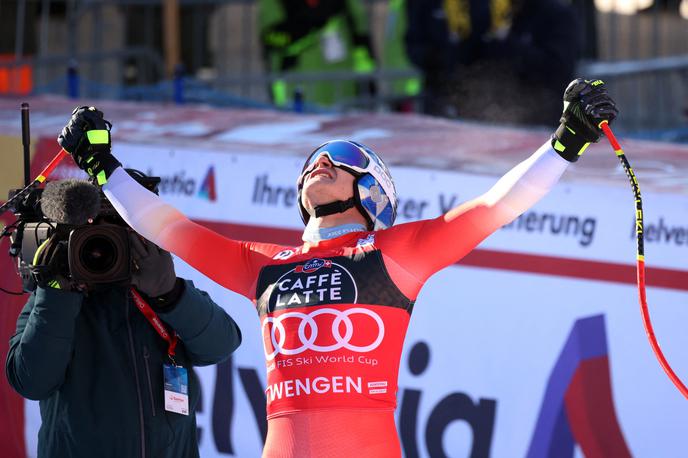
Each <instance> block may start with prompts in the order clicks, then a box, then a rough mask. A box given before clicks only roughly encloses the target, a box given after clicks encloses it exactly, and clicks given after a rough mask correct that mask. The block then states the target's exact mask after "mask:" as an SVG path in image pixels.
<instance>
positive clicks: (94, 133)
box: [57, 107, 122, 185]
mask: <svg viewBox="0 0 688 458" xmlns="http://www.w3.org/2000/svg"><path fill="white" fill-rule="evenodd" d="M111 128H112V124H110V123H109V122H108V121H106V120H105V119H103V113H102V112H101V111H99V110H98V109H97V108H96V107H77V108H75V109H74V111H72V117H71V118H70V120H69V122H68V123H67V125H66V126H65V127H64V129H62V132H61V133H60V135H59V136H58V137H57V142H58V143H59V144H60V146H61V147H62V148H64V150H65V151H67V152H68V153H69V154H71V155H72V158H73V159H74V162H75V163H76V165H77V166H78V167H79V168H80V169H82V170H84V171H86V173H88V174H89V175H90V176H92V177H95V178H96V180H97V181H98V184H99V185H103V184H105V183H106V182H107V179H108V178H109V177H110V174H112V172H113V171H114V170H115V169H116V168H117V167H119V166H121V165H122V164H120V162H119V161H118V160H117V159H116V158H115V157H114V156H113V155H112V153H111V152H110V149H111V142H110V129H111Z"/></svg>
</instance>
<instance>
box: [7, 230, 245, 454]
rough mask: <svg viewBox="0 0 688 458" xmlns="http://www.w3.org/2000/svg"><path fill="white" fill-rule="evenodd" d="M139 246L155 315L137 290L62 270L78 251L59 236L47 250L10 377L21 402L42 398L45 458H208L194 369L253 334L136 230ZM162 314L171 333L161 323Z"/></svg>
mask: <svg viewBox="0 0 688 458" xmlns="http://www.w3.org/2000/svg"><path fill="white" fill-rule="evenodd" d="M130 245H131V248H132V249H131V252H132V259H133V266H134V267H133V274H132V280H131V283H132V284H133V285H134V286H135V287H136V289H137V291H139V292H140V293H141V296H142V297H143V298H144V299H145V300H146V302H148V303H149V304H150V307H149V308H148V309H146V310H145V311H142V310H139V308H137V305H136V304H135V303H134V301H133V300H132V296H131V293H130V292H129V286H122V285H116V284H115V285H105V286H99V287H92V288H91V287H84V285H73V284H70V283H69V282H68V281H67V280H66V278H65V276H64V274H60V269H59V268H58V267H56V266H60V265H64V259H65V256H66V255H67V253H66V251H67V246H66V244H64V243H61V242H59V241H58V240H57V238H56V236H52V237H51V238H49V239H48V240H47V241H46V243H44V244H43V245H41V246H40V247H39V249H38V251H37V252H36V257H35V258H34V262H33V264H34V269H37V270H39V271H41V272H43V275H38V276H37V279H38V287H37V288H36V290H35V291H34V292H33V293H32V294H31V296H30V298H29V300H28V302H27V303H26V305H25V306H24V309H23V310H22V312H21V314H20V315H19V317H18V319H17V331H16V333H15V334H14V336H12V338H11V339H10V344H9V352H8V355H7V362H6V372H7V378H8V380H9V383H10V384H11V385H12V387H13V388H14V389H15V390H16V391H17V392H19V394H21V395H22V396H24V397H26V398H29V399H35V400H39V401H40V411H41V418H42V425H41V428H40V431H39V433H38V457H39V458H40V457H94V456H100V457H108V456H109V457H118V458H120V457H127V458H129V457H185V458H186V457H194V456H198V444H197V439H196V435H197V431H196V417H195V408H196V406H197V404H198V401H199V398H200V387H199V381H198V378H197V376H196V375H195V374H194V372H193V370H192V367H193V366H204V365H209V364H216V363H218V362H221V361H223V360H225V359H226V358H228V357H229V355H230V354H231V353H232V352H233V351H234V350H235V349H236V348H237V347H238V346H239V344H240V342H241V332H240V330H239V328H238V326H237V325H236V323H235V322H234V321H233V320H232V318H230V317H229V315H227V313H226V312H225V311H224V310H223V309H222V308H220V307H219V306H218V305H217V304H215V303H214V302H213V301H212V300H211V299H210V297H209V296H208V295H207V294H206V293H205V292H203V291H200V290H198V289H196V288H195V287H194V286H193V283H192V282H191V281H188V280H182V279H180V278H177V277H176V275H175V272H174V266H173V263H172V257H171V256H170V254H169V253H168V252H167V251H164V250H162V249H160V248H158V247H157V246H156V245H154V244H153V243H151V242H148V241H146V240H145V239H142V238H141V237H140V236H138V235H137V234H135V233H133V232H132V233H131V236H130ZM45 272H48V273H49V274H45ZM144 308H145V307H144ZM145 315H148V316H145ZM156 315H157V317H159V318H160V319H161V320H163V322H164V324H165V326H164V327H165V330H167V333H165V332H164V330H160V329H158V328H154V327H153V324H152V323H153V322H154V321H155V316H156ZM151 320H152V321H151ZM158 323H159V322H158ZM175 333H176V334H175ZM177 336H178V339H177ZM165 337H166V338H165ZM176 340H178V342H177V341H176ZM163 366H164V370H163ZM187 371H188V372H187ZM185 378H186V380H185ZM163 381H164V382H163ZM171 394H172V395H171ZM177 394H181V395H182V396H176V395H177ZM184 394H187V395H188V398H187V403H186V405H184V402H183V398H184V396H183V395H184ZM180 399H182V401H180ZM176 412H181V413H176ZM183 412H186V414H184V413H183Z"/></svg>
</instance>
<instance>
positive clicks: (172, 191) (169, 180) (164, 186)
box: [147, 165, 217, 202]
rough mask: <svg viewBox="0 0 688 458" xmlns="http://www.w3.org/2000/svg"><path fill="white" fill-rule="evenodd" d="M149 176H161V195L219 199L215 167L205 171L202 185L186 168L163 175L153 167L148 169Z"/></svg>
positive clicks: (213, 200)
mask: <svg viewBox="0 0 688 458" xmlns="http://www.w3.org/2000/svg"><path fill="white" fill-rule="evenodd" d="M147 175H148V176H159V177H160V185H159V186H158V188H159V189H160V194H161V195H175V196H176V195H181V196H185V197H198V198H201V199H207V200H209V201H211V202H215V201H216V200H217V187H216V186H215V167H214V166H212V165H211V166H210V167H209V168H208V171H207V172H206V173H205V176H204V178H203V181H201V184H200V186H199V185H198V180H197V179H196V178H193V177H189V176H187V175H186V170H180V171H178V172H175V173H174V174H172V175H162V174H158V173H156V172H155V171H154V170H152V169H150V168H149V169H148V173H147Z"/></svg>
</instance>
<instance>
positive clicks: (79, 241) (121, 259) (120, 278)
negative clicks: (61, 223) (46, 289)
mask: <svg viewBox="0 0 688 458" xmlns="http://www.w3.org/2000/svg"><path fill="white" fill-rule="evenodd" d="M68 251H69V272H70V274H71V276H72V279H73V280H74V281H76V282H81V283H85V284H90V285H94V284H105V283H110V284H111V283H116V282H124V281H128V280H129V279H130V278H131V251H130V249H129V234H128V232H127V229H126V228H125V227H122V226H117V225H113V224H107V223H102V224H94V225H86V226H82V227H78V228H76V229H74V230H73V231H72V232H71V233H70V234H69V248H68Z"/></svg>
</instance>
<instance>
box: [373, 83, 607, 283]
mask: <svg viewBox="0 0 688 458" xmlns="http://www.w3.org/2000/svg"><path fill="white" fill-rule="evenodd" d="M564 107H565V109H564V114H563V116H562V118H561V125H560V126H559V128H558V129H557V131H556V132H555V134H554V135H553V136H552V139H551V141H548V142H547V143H545V144H544V145H542V147H540V148H539V149H538V150H537V151H536V152H535V154H533V155H532V156H531V157H529V158H528V159H526V160H525V161H523V162H521V163H520V164H518V165H517V166H516V167H514V168H513V169H512V170H510V171H509V172H508V173H507V174H506V175H504V176H503V177H502V178H501V179H500V180H499V181H498V182H497V183H496V184H495V185H494V186H493V187H492V189H490V190H489V191H487V192H486V193H485V194H483V195H481V196H480V197H477V198H475V199H473V200H470V201H468V202H465V203H463V204H461V205H459V206H458V207H455V208H453V209H451V210H450V211H448V212H447V213H445V214H444V215H441V216H440V217H438V218H435V219H432V220H425V221H418V222H414V223H407V224H402V225H399V226H396V227H393V228H391V229H388V230H387V231H383V232H381V233H380V235H379V236H378V240H379V243H380V244H381V246H382V247H383V249H384V251H385V253H386V254H387V256H389V257H391V258H392V259H393V260H394V261H395V262H396V264H397V265H399V266H401V268H403V269H404V270H405V271H406V273H407V274H408V275H411V276H412V277H413V278H415V279H416V280H417V282H418V284H422V283H423V282H424V281H425V280H426V279H427V278H428V277H429V276H430V275H432V274H433V273H434V272H437V271H438V270H440V269H442V268H443V267H446V266H448V265H450V264H453V263H455V262H457V261H458V260H460V259H461V258H463V257H464V256H465V255H466V254H467V253H468V252H470V251H471V250H472V249H473V248H475V246H476V245H478V244H479V243H480V242H481V241H482V240H484V239H485V238H486V237H487V236H488V235H490V234H491V233H493V232H494V231H496V230H497V229H499V228H500V227H502V226H503V225H505V224H508V223H509V222H511V221H513V220H514V219H515V218H517V217H518V216H519V215H520V214H521V213H523V212H525V211H526V210H528V209H529V208H530V207H532V206H533V205H535V203H537V202H538V201H539V200H540V199H541V198H542V197H543V196H544V195H545V194H547V193H548V192H549V190H550V189H552V187H553V186H554V185H555V184H556V183H557V181H558V180H559V178H560V177H561V175H562V173H563V172H564V170H566V167H567V166H568V164H569V163H570V162H574V161H576V160H578V158H579V156H580V155H581V154H582V153H583V151H584V150H585V149H586V148H587V146H588V145H589V144H590V142H594V141H597V140H598V139H599V136H600V134H601V131H600V129H599V127H598V126H597V125H598V123H599V122H600V121H602V120H603V119H607V120H610V121H611V120H613V119H614V118H615V117H616V108H615V106H614V102H613V101H612V100H611V99H610V98H609V96H608V95H607V93H606V90H605V89H604V83H602V82H601V81H599V80H597V81H585V80H575V81H573V82H572V83H571V84H570V85H569V87H568V88H567V90H566V92H565V94H564Z"/></svg>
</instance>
